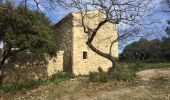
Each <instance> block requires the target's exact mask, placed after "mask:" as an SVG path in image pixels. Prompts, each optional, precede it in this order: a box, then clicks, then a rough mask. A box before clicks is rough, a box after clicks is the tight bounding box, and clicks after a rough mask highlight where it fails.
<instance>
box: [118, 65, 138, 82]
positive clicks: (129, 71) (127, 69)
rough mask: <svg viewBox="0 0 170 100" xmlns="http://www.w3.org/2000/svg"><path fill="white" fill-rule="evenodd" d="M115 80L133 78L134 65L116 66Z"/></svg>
mask: <svg viewBox="0 0 170 100" xmlns="http://www.w3.org/2000/svg"><path fill="white" fill-rule="evenodd" d="M115 75H116V78H117V80H119V81H120V80H122V81H130V80H133V79H134V78H135V69H134V66H129V65H127V66H125V65H124V66H118V67H117V68H116V72H115Z"/></svg>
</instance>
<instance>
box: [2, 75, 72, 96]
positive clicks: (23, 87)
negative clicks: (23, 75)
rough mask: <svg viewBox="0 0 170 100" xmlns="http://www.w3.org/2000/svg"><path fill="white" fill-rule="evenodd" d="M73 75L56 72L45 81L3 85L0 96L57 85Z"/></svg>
mask: <svg viewBox="0 0 170 100" xmlns="http://www.w3.org/2000/svg"><path fill="white" fill-rule="evenodd" d="M72 77H73V75H72V74H70V73H64V72H58V73H56V74H54V75H52V76H51V77H50V78H47V79H45V80H42V79H39V80H29V81H25V82H15V83H13V84H9V85H4V86H1V87H0V95H2V94H4V93H8V92H12V93H15V92H16V91H23V92H25V91H27V90H30V89H33V88H38V87H39V86H43V85H48V84H50V83H55V84H56V83H59V82H61V81H64V80H68V79H70V78H72Z"/></svg>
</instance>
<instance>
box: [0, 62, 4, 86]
mask: <svg viewBox="0 0 170 100" xmlns="http://www.w3.org/2000/svg"><path fill="white" fill-rule="evenodd" d="M3 74H4V63H3V62H2V61H1V62H0V86H2V84H3Z"/></svg>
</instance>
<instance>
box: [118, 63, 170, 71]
mask: <svg viewBox="0 0 170 100" xmlns="http://www.w3.org/2000/svg"><path fill="white" fill-rule="evenodd" d="M127 65H128V66H131V67H133V68H134V69H135V70H136V71H141V70H146V69H154V68H170V63H142V62H138V63H120V66H127Z"/></svg>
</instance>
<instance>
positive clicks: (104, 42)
mask: <svg viewBox="0 0 170 100" xmlns="http://www.w3.org/2000/svg"><path fill="white" fill-rule="evenodd" d="M94 15H95V16H94ZM73 16H74V17H73V20H74V22H73V25H74V27H73V73H74V74H76V75H79V74H85V75H87V74H89V72H90V71H98V67H101V68H102V69H103V70H104V71H107V70H108V68H110V67H111V66H112V63H111V62H110V61H109V60H107V59H105V58H103V57H101V56H99V55H98V54H96V53H95V52H93V51H92V50H91V49H90V48H88V46H87V45H86V40H87V38H88V36H87V33H84V30H83V27H82V24H81V23H80V22H81V16H80V13H73ZM103 18H104V16H102V14H100V13H98V12H96V11H90V12H88V13H87V15H86V18H85V20H84V21H85V25H87V26H88V27H90V28H95V27H97V26H96V25H98V23H99V22H100V21H101V20H103ZM116 38H117V29H116V24H113V23H106V24H105V25H104V26H102V27H101V28H100V30H99V31H98V32H97V35H96V37H95V38H94V40H93V45H94V46H95V47H97V48H98V49H99V50H101V51H103V52H105V53H109V52H110V46H111V42H112V41H114V40H115V39H116ZM83 52H87V59H83ZM111 53H112V55H113V56H114V57H117V58H118V42H116V43H114V44H113V46H112V50H111Z"/></svg>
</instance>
